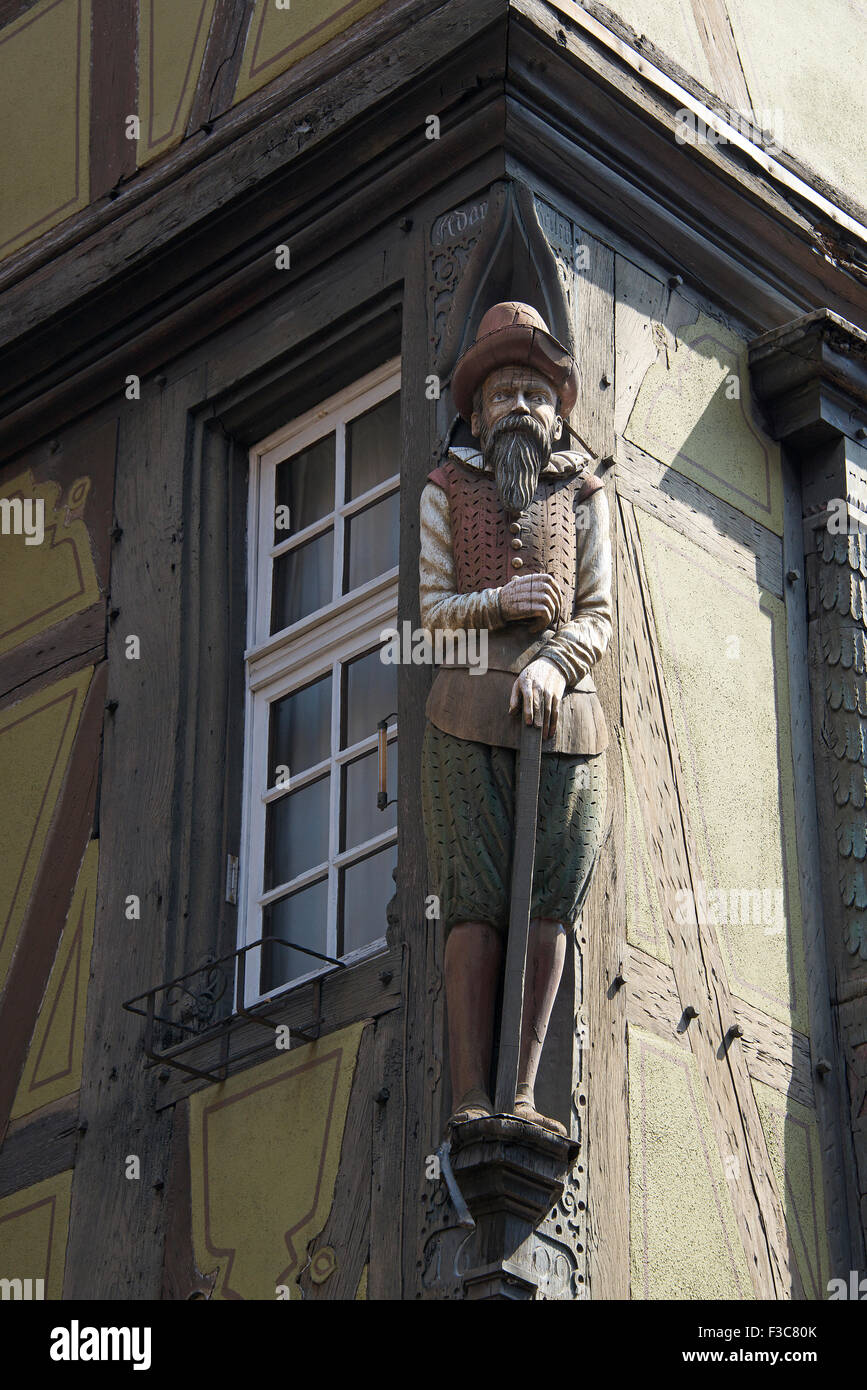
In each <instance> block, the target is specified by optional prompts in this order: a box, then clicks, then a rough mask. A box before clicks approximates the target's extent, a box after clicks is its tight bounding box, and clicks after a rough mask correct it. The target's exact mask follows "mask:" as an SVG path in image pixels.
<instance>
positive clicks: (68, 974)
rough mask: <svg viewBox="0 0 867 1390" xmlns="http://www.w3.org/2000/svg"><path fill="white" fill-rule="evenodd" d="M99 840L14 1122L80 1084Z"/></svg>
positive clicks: (68, 926)
mask: <svg viewBox="0 0 867 1390" xmlns="http://www.w3.org/2000/svg"><path fill="white" fill-rule="evenodd" d="M98 865H99V842H98V841H97V840H91V842H90V844H89V845H88V847H87V850H86V851H85V855H84V859H83V860H82V864H81V868H80V870H79V873H78V879H77V880H76V884H75V891H74V893H73V896H72V902H71V904H70V908H69V913H68V914H67V918H66V923H65V925H64V928H63V935H62V936H61V938H60V946H59V947H58V951H57V957H56V959H55V961H54V965H53V967H52V970H51V975H50V977H49V980H48V986H47V989H46V991H45V997H44V999H43V1000H42V1004H41V1006H40V1010H39V1016H38V1018H37V1021H36V1028H35V1030H34V1033H33V1039H32V1041H31V1044H30V1050H29V1052H28V1054H27V1061H26V1063H25V1065H24V1072H23V1074H22V1077H21V1081H20V1083H19V1086H18V1094H17V1095H16V1097H15V1103H14V1105H13V1106H12V1114H11V1118H12V1119H13V1120H17V1119H20V1118H21V1117H22V1116H23V1115H29V1114H31V1113H32V1111H34V1110H38V1109H40V1108H41V1107H42V1106H43V1105H48V1104H50V1103H51V1102H52V1101H55V1100H59V1099H60V1098H61V1097H62V1096H68V1095H72V1093H73V1092H74V1091H77V1090H78V1089H79V1087H80V1086H81V1062H82V1057H83V1054H84V1015H85V1009H86V1007H87V983H88V979H89V975H90V954H91V947H92V946H93V925H94V920H95V912H96V874H97V868H98Z"/></svg>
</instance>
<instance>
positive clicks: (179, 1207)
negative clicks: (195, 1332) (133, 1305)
mask: <svg viewBox="0 0 867 1390" xmlns="http://www.w3.org/2000/svg"><path fill="white" fill-rule="evenodd" d="M163 1230H164V1232H165V1246H164V1254H163V1275H162V1287H161V1289H160V1298H164V1299H170V1300H180V1299H200V1298H210V1296H211V1293H212V1291H213V1288H214V1285H215V1284H216V1282H217V1271H216V1270H214V1271H213V1272H210V1271H209V1272H207V1273H203V1272H202V1271H201V1270H200V1269H199V1267H198V1265H197V1264H196V1257H195V1252H194V1250H193V1199H192V1177H191V1174H190V1113H189V1106H188V1105H187V1104H186V1102H185V1101H180V1102H179V1103H178V1104H177V1105H176V1106H175V1110H174V1118H173V1123H172V1142H171V1153H170V1156H169V1164H168V1170H167V1174H166V1200H165V1209H164V1214H163Z"/></svg>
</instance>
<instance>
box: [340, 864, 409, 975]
mask: <svg viewBox="0 0 867 1390" xmlns="http://www.w3.org/2000/svg"><path fill="white" fill-rule="evenodd" d="M396 864H397V845H388V847H387V848H386V849H383V850H380V851H379V853H378V854H372V855H370V857H369V858H368V859H362V860H361V861H360V862H359V863H358V864H351V865H350V866H349V867H348V868H347V869H344V870H343V873H342V880H343V882H342V885H341V902H342V904H343V931H342V937H343V940H342V942H341V947H340V949H341V952H342V953H343V954H345V953H346V952H348V951H355V950H357V949H358V947H359V946H364V945H365V944H366V943H367V942H368V941H370V940H371V926H372V924H373V923H377V924H378V928H377V931H376V935H377V936H385V927H386V917H385V909H386V907H387V906H388V904H389V902H390V900H391V898H392V897H393V896H394V879H393V878H392V872H391V871H392V869H393V868H394V867H395V865H396Z"/></svg>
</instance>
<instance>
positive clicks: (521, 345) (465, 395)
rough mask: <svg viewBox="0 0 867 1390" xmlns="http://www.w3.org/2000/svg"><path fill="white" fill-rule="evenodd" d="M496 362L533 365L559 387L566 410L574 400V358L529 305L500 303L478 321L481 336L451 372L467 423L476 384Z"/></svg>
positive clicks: (456, 396) (458, 402)
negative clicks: (452, 372)
mask: <svg viewBox="0 0 867 1390" xmlns="http://www.w3.org/2000/svg"><path fill="white" fill-rule="evenodd" d="M497 367H533V368H535V370H536V371H538V372H539V373H540V375H541V376H543V377H545V378H546V380H548V381H550V383H551V385H552V386H553V387H554V388H555V390H556V391H557V394H558V395H559V397H560V402H561V405H562V409H563V413H564V414H565V415H568V414H569V412H570V410H571V409H572V407H573V405H574V404H575V400H576V397H577V395H578V367H577V364H576V362H575V358H574V357H573V356H572V354H571V352H570V351H569V349H568V348H565V347H564V346H563V344H562V343H558V341H557V339H556V338H555V337H554V336H553V334H551V333H550V332H549V330H548V325H547V324H546V322H545V320H544V319H543V318H542V316H541V314H539V313H537V312H536V310H535V309H534V308H533V307H532V306H531V305H529V304H520V303H518V301H517V300H507V301H506V302H504V303H503V304H495V305H494V307H493V308H492V309H489V310H488V312H487V313H486V314H485V316H484V318H483V319H482V321H481V323H480V324H479V331H478V333H477V334H476V341H475V342H474V343H473V345H472V347H469V348H467V351H466V352H465V353H464V354H463V356H462V357H461V358H460V359H459V361H458V364H457V366H456V367H455V371H454V376H453V377H452V398H453V399H454V403H455V405H456V407H457V409H458V410H459V411H460V413H461V415H462V416H463V418H464V419H465V420H466V421H467V422H468V423H469V419H470V416H471V415H472V413H473V396H474V395H475V393H476V390H477V388H478V387H479V386H481V384H482V382H483V381H484V380H485V378H486V377H487V376H489V375H490V373H491V372H492V371H494V370H495V369H496V368H497Z"/></svg>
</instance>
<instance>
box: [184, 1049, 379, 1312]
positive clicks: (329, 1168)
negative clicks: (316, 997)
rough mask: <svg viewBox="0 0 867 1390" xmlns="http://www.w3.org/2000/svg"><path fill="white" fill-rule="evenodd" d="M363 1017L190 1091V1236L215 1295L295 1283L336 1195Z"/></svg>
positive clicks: (242, 1294)
mask: <svg viewBox="0 0 867 1390" xmlns="http://www.w3.org/2000/svg"><path fill="white" fill-rule="evenodd" d="M365 1026H366V1025H365V1024H364V1023H357V1024H353V1025H352V1026H351V1027H349V1028H344V1029H342V1030H341V1031H340V1032H339V1033H331V1034H329V1035H328V1037H325V1038H322V1039H320V1040H319V1041H317V1042H314V1043H310V1044H307V1045H306V1046H304V1047H300V1048H297V1049H295V1048H293V1049H292V1051H291V1052H277V1054H276V1056H275V1057H274V1059H273V1060H272V1061H269V1062H264V1063H263V1064H262V1065H261V1066H257V1067H253V1068H251V1069H250V1070H248V1071H244V1072H241V1073H240V1074H239V1075H237V1076H234V1077H232V1078H231V1079H230V1080H229V1081H226V1082H224V1083H223V1084H222V1085H220V1086H216V1087H209V1088H208V1089H207V1090H205V1091H199V1092H197V1093H196V1094H195V1095H193V1096H191V1097H190V1168H191V1175H192V1214H193V1241H194V1247H195V1252H196V1261H197V1264H198V1267H199V1268H200V1269H201V1270H203V1271H205V1272H206V1273H208V1274H210V1273H212V1272H213V1271H215V1270H216V1272H217V1281H216V1284H215V1286H214V1295H213V1296H214V1298H219V1299H224V1298H225V1299H238V1298H240V1299H274V1298H276V1296H277V1295H276V1289H277V1288H278V1286H281V1285H282V1286H288V1287H289V1289H290V1291H291V1297H292V1298H295V1297H300V1293H299V1290H298V1288H297V1285H296V1283H295V1280H296V1279H297V1276H298V1274H299V1272H300V1270H301V1268H302V1267H303V1265H304V1262H305V1260H306V1255H307V1246H308V1244H309V1242H310V1241H311V1240H312V1239H313V1238H314V1236H316V1235H318V1233H319V1232H320V1231H321V1230H322V1227H323V1226H324V1224H325V1221H326V1220H327V1217H328V1213H329V1211H330V1210H331V1204H332V1201H333V1197H334V1183H335V1179H336V1177H337V1169H338V1164H339V1161H340V1149H341V1144H342V1140H343V1129H344V1125H345V1123H346V1109H347V1106H348V1104H349V1093H350V1090H351V1088H352V1078H353V1075H354V1072H355V1062H356V1058H357V1056H358V1047H359V1043H360V1041H361V1034H362V1033H363V1031H364V1028H365Z"/></svg>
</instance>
